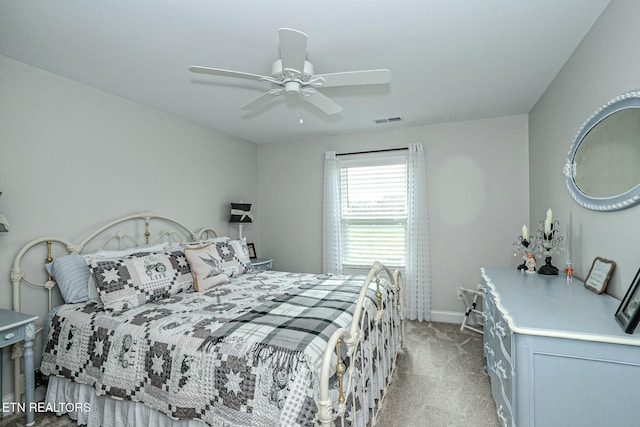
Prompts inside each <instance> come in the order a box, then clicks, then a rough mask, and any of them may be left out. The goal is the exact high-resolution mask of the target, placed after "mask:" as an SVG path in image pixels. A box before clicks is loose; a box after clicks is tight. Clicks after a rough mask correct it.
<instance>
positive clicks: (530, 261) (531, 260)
mask: <svg viewBox="0 0 640 427" xmlns="http://www.w3.org/2000/svg"><path fill="white" fill-rule="evenodd" d="M523 258H524V263H525V265H526V266H527V269H526V272H527V273H535V272H536V257H534V256H533V254H532V253H531V252H527V254H526V255H525V256H523Z"/></svg>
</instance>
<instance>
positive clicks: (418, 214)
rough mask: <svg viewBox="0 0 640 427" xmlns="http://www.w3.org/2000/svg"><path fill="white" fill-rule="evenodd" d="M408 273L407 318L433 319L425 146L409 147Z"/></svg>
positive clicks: (406, 277)
mask: <svg viewBox="0 0 640 427" xmlns="http://www.w3.org/2000/svg"><path fill="white" fill-rule="evenodd" d="M407 190H408V191H407V209H408V211H409V212H408V217H407V254H406V256H407V270H406V272H405V286H404V288H405V291H404V313H405V317H406V318H407V319H411V320H419V321H424V320H427V321H428V320H431V266H430V261H429V260H430V253H429V218H428V211H427V165H426V159H425V156H424V149H423V148H422V144H420V143H413V144H409V157H408V161H407Z"/></svg>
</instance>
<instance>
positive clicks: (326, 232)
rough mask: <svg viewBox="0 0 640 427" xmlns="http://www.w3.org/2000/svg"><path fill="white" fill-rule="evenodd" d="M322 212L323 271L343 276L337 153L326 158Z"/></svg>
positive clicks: (332, 153)
mask: <svg viewBox="0 0 640 427" xmlns="http://www.w3.org/2000/svg"><path fill="white" fill-rule="evenodd" d="M322 210H323V213H322V222H323V224H322V271H323V272H325V273H333V274H341V273H342V260H341V258H340V247H341V238H340V236H341V234H342V231H341V229H340V224H341V221H340V161H339V159H338V156H336V152H335V151H327V152H326V153H325V156H324V196H323V206H322Z"/></svg>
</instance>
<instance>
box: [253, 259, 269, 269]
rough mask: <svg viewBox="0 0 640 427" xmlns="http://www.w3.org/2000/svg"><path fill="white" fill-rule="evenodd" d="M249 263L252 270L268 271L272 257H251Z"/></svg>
mask: <svg viewBox="0 0 640 427" xmlns="http://www.w3.org/2000/svg"><path fill="white" fill-rule="evenodd" d="M251 265H252V266H253V270H254V271H268V270H271V267H272V265H273V259H271V258H253V259H252V260H251Z"/></svg>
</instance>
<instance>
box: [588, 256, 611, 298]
mask: <svg viewBox="0 0 640 427" xmlns="http://www.w3.org/2000/svg"><path fill="white" fill-rule="evenodd" d="M615 268H616V263H615V262H613V261H610V260H608V259H604V258H600V257H596V259H594V260H593V264H591V269H590V270H589V274H588V275H587V278H586V279H585V281H584V287H585V288H587V289H589V290H591V291H593V292H595V293H597V294H601V293H603V292H604V291H605V289H607V283H609V279H611V275H612V274H613V270H615Z"/></svg>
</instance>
